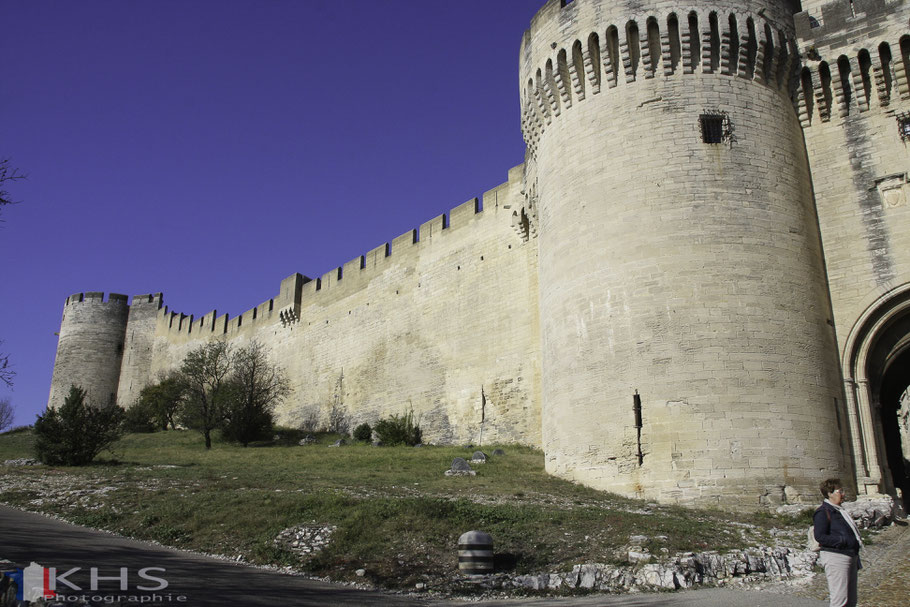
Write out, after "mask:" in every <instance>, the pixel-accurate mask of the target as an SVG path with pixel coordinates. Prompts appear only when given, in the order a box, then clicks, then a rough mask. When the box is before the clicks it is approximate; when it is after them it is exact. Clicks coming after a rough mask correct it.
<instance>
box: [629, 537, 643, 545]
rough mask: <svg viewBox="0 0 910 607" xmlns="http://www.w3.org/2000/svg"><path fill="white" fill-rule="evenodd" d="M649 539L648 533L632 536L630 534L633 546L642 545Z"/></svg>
mask: <svg viewBox="0 0 910 607" xmlns="http://www.w3.org/2000/svg"><path fill="white" fill-rule="evenodd" d="M647 541H648V536H647V535H631V536H629V542H631V543H632V545H633V546H642V545H643V544H644V543H645V542H647Z"/></svg>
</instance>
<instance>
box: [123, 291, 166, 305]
mask: <svg viewBox="0 0 910 607" xmlns="http://www.w3.org/2000/svg"><path fill="white" fill-rule="evenodd" d="M162 305H164V296H163V295H162V294H161V293H146V294H144V295H134V296H133V300H132V301H131V302H130V307H133V306H152V307H155V308H156V309H160V308H161V306H162Z"/></svg>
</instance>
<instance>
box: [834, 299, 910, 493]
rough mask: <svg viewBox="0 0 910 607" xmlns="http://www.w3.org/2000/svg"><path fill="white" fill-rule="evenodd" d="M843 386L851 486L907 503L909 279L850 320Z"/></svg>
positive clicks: (909, 483) (909, 469) (909, 464)
mask: <svg viewBox="0 0 910 607" xmlns="http://www.w3.org/2000/svg"><path fill="white" fill-rule="evenodd" d="M843 369H844V386H845V390H846V395H847V417H848V419H849V425H850V436H851V437H852V441H851V444H850V446H849V447H850V450H851V451H852V456H853V461H854V465H855V470H856V481H857V490H858V492H860V493H866V494H872V493H878V492H880V491H884V492H887V493H895V489H897V490H899V491H898V494H899V495H900V494H902V495H903V496H904V500H905V502H904V507H905V508H906V507H907V506H910V503H908V501H907V500H908V497H910V474H908V472H910V462H908V461H907V454H908V453H910V444H908V442H910V436H908V433H907V430H908V428H906V427H905V426H906V418H905V417H906V416H901V415H900V413H901V405H902V404H904V408H905V409H906V408H907V405H906V401H907V399H906V397H905V398H903V399H902V396H904V393H905V392H906V390H907V388H908V386H910V284H904V285H902V286H900V287H898V288H896V289H893V290H892V291H890V292H888V293H887V294H885V295H883V296H881V297H879V298H878V299H877V300H876V301H875V302H874V303H873V304H872V305H870V306H869V307H868V308H867V310H866V313H865V314H863V315H862V316H861V317H860V318H859V320H858V321H857V322H856V325H855V326H854V329H853V331H851V333H850V335H849V337H848V338H847V342H846V347H845V348H844V359H843Z"/></svg>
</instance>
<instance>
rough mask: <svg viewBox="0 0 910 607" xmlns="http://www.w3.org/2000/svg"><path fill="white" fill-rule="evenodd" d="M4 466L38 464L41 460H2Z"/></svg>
mask: <svg viewBox="0 0 910 607" xmlns="http://www.w3.org/2000/svg"><path fill="white" fill-rule="evenodd" d="M3 465H4V466H40V465H41V462H39V461H38V460H36V459H28V458H24V457H23V458H20V459H8V460H6V461H4V462H3Z"/></svg>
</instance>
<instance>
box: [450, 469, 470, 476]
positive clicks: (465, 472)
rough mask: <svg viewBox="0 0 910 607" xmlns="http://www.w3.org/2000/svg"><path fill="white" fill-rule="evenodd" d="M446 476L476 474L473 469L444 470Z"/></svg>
mask: <svg viewBox="0 0 910 607" xmlns="http://www.w3.org/2000/svg"><path fill="white" fill-rule="evenodd" d="M445 474H446V476H477V473H476V472H474V471H473V470H446V473H445Z"/></svg>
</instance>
